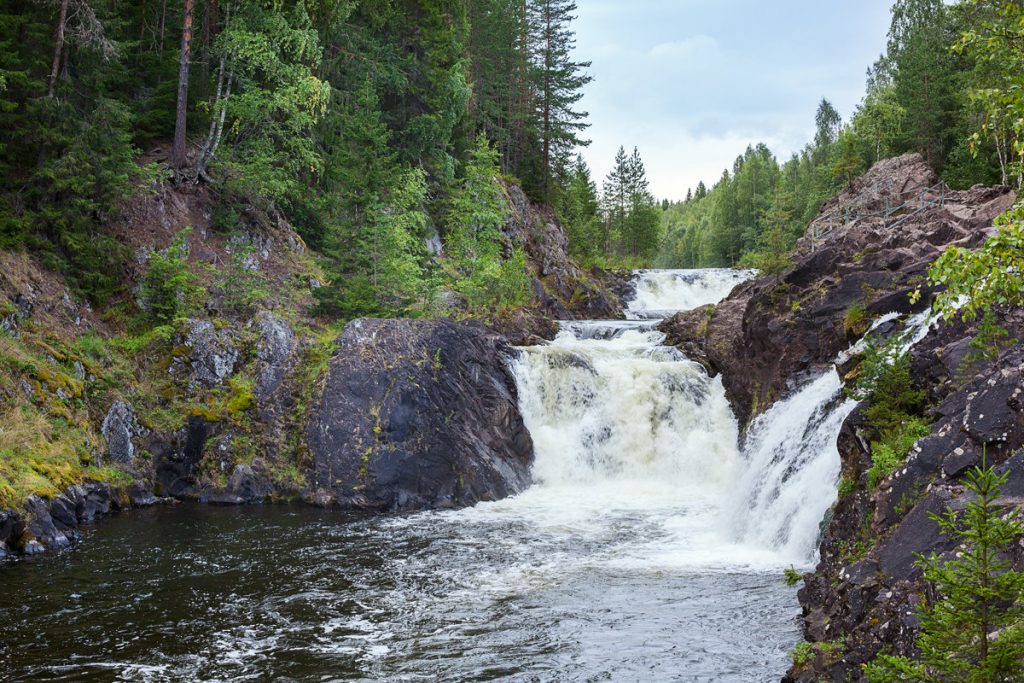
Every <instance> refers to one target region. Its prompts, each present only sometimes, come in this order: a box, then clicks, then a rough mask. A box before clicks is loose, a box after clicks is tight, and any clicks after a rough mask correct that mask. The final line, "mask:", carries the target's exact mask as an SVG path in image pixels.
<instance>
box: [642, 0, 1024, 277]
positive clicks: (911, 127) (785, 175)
mask: <svg viewBox="0 0 1024 683" xmlns="http://www.w3.org/2000/svg"><path fill="white" fill-rule="evenodd" d="M1021 73H1024V8H1022V6H1021V3H1019V2H1014V1H1012V0H962V1H960V2H957V3H953V4H948V3H944V2H942V1H941V0H898V1H897V2H895V3H894V5H893V8H892V24H891V27H890V30H889V35H888V43H887V49H886V52H885V54H883V55H882V56H880V57H879V59H878V61H877V62H875V64H873V65H872V66H871V67H870V68H869V69H868V71H867V88H866V93H865V95H864V98H863V100H862V101H861V103H860V105H859V106H858V107H857V109H856V111H855V112H853V113H852V115H851V116H850V117H849V118H848V119H847V120H846V121H845V122H844V120H843V118H842V116H841V114H840V112H838V111H836V109H835V107H834V106H833V105H832V104H831V103H830V102H829V100H828V99H822V101H821V104H820V105H819V107H818V110H817V112H816V114H815V119H814V121H815V130H816V132H815V135H814V139H813V140H811V141H810V142H809V143H808V144H807V145H806V146H805V147H804V148H803V149H802V150H801V151H800V152H799V153H796V154H793V155H792V157H791V158H789V159H787V160H786V161H784V162H782V163H779V161H778V160H777V159H776V157H775V156H774V155H773V154H772V152H771V150H769V149H768V147H767V146H766V145H764V144H756V145H751V146H750V147H748V148H747V149H746V151H745V152H744V153H743V154H741V155H739V156H738V157H737V158H736V161H735V163H734V164H733V166H732V168H730V169H726V170H724V171H723V173H722V176H721V178H719V179H718V180H717V181H716V182H714V183H712V184H710V185H708V184H705V183H704V182H701V183H700V184H699V185H698V186H697V187H696V188H695V189H691V190H690V191H688V192H687V199H686V200H685V201H683V202H679V203H674V204H672V205H671V206H669V207H668V208H667V210H666V211H665V212H664V214H663V217H662V226H661V229H662V230H663V231H664V238H663V242H661V243H660V248H659V249H658V250H657V252H656V256H655V262H656V263H657V264H658V265H660V266H665V267H668V266H674V267H697V266H734V265H744V266H757V267H760V268H762V269H768V270H771V269H773V268H779V267H783V266H784V264H785V263H786V259H785V255H786V253H788V251H789V250H790V248H792V246H793V244H794V243H795V241H796V240H797V239H798V238H799V237H800V236H802V235H803V233H804V231H805V230H806V228H807V225H808V223H809V222H810V221H811V220H812V219H813V218H814V217H815V216H816V215H817V214H818V211H819V209H820V208H821V205H822V202H823V201H824V200H825V199H827V198H829V197H831V196H832V195H834V194H836V192H838V191H839V190H841V189H842V188H843V187H844V186H845V185H848V184H849V183H851V182H853V180H854V179H855V178H857V177H858V176H859V175H860V174H861V173H863V172H864V171H866V170H867V169H868V168H869V167H870V166H871V165H872V164H873V163H875V162H876V161H879V160H881V159H886V158H888V157H892V156H896V155H899V154H904V153H908V152H918V153H920V154H921V155H922V156H923V157H924V159H925V160H926V161H927V162H928V163H929V164H931V165H932V166H933V167H934V168H935V170H936V171H937V172H938V173H939V174H940V175H941V176H942V178H943V180H944V181H945V182H946V184H947V185H948V186H949V187H951V188H953V189H966V188H969V187H971V186H973V185H975V184H978V183H982V184H986V185H993V184H1003V185H1012V186H1015V187H1020V185H1021V181H1022V173H1024V166H1022V161H1024V88H1022V87H1021V81H1020V75H1021Z"/></svg>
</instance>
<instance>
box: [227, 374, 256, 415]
mask: <svg viewBox="0 0 1024 683" xmlns="http://www.w3.org/2000/svg"><path fill="white" fill-rule="evenodd" d="M254 384H255V383H254V382H253V380H251V379H249V378H247V377H233V378H231V380H230V382H229V386H230V389H231V395H230V397H229V398H228V404H227V410H228V415H230V416H231V417H232V419H235V420H238V419H241V418H242V417H243V416H244V415H245V413H247V412H248V411H249V410H251V409H252V407H253V406H254V405H256V397H255V395H253V386H254Z"/></svg>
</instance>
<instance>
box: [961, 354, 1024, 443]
mask: <svg viewBox="0 0 1024 683" xmlns="http://www.w3.org/2000/svg"><path fill="white" fill-rule="evenodd" d="M1022 361H1024V359H1022ZM1022 368H1024V362H1022V364H1021V365H1016V366H1011V367H1002V368H1000V369H998V370H996V371H994V372H992V373H991V374H989V376H988V377H987V378H986V380H985V382H984V383H983V385H982V386H981V387H980V389H979V391H978V392H977V393H976V394H974V395H973V396H971V397H970V398H969V399H968V401H967V411H966V414H965V416H964V423H963V424H964V429H965V430H966V431H967V433H968V434H969V435H970V436H971V438H972V439H974V440H975V441H976V442H978V443H981V444H985V445H991V444H1007V445H1008V446H1009V447H1010V448H1017V447H1019V446H1022V445H1024V412H1022V411H1024V400H1022V399H1024V381H1022V380H1024V378H1022V376H1021V375H1022Z"/></svg>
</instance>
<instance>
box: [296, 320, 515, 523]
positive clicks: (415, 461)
mask: <svg viewBox="0 0 1024 683" xmlns="http://www.w3.org/2000/svg"><path fill="white" fill-rule="evenodd" d="M511 353H513V350H512V349H511V348H510V347H509V346H508V344H507V342H506V341H505V340H504V339H503V338H502V337H500V336H498V335H497V334H494V333H493V332H491V331H489V330H488V329H487V328H485V327H483V326H482V325H479V324H476V323H463V324H459V323H455V322H452V321H450V320H431V321H416V320H373V319H363V320H356V321H353V322H351V323H349V324H348V325H347V326H346V327H345V330H344V332H343V333H342V334H341V336H340V337H339V339H338V350H337V351H336V353H335V356H334V358H333V359H332V360H331V363H330V368H329V371H328V375H327V380H326V386H325V388H324V392H323V396H322V398H321V400H320V404H319V406H318V407H317V408H316V409H315V410H314V411H313V414H312V416H311V418H310V421H309V424H308V427H307V431H306V436H307V441H308V445H309V448H310V452H311V454H312V458H313V474H312V481H313V489H314V490H313V491H312V492H311V494H310V498H312V499H316V500H320V501H327V500H331V501H333V502H335V503H336V504H339V505H341V506H345V507H358V508H369V509H376V510H411V509H424V508H448V507H461V506H466V505H472V504H474V503H476V502H478V501H481V500H496V499H499V498H502V497H505V496H508V495H512V494H514V493H518V492H519V491H522V490H523V489H524V488H525V487H526V486H527V485H528V484H529V483H530V465H531V464H532V461H533V444H532V440H531V439H530V435H529V432H528V431H527V430H526V427H525V425H524V424H523V420H522V416H521V415H520V413H519V408H518V405H517V401H516V387H515V382H514V380H513V377H512V376H511V373H510V371H509V368H508V366H507V359H508V356H509V354H511Z"/></svg>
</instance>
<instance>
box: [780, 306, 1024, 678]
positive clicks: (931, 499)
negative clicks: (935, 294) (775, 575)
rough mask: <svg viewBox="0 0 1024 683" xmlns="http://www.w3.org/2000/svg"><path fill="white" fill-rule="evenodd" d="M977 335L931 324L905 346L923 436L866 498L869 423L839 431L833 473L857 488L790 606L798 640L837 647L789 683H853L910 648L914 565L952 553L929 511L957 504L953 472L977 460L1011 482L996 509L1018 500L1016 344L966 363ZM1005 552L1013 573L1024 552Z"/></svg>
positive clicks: (857, 417) (916, 582)
mask: <svg viewBox="0 0 1024 683" xmlns="http://www.w3.org/2000/svg"><path fill="white" fill-rule="evenodd" d="M1001 324H1002V325H1003V326H1004V327H1005V328H1006V329H1007V330H1008V331H1010V333H1011V335H1012V336H1013V337H1014V338H1015V339H1018V340H1020V339H1024V312H1021V311H1012V312H1008V311H1007V312H1003V315H1002V317H1001ZM976 332H977V330H976V329H974V328H973V327H971V326H969V325H965V324H964V323H962V322H955V323H953V324H948V325H947V324H941V325H940V327H939V329H937V330H935V331H933V332H932V333H931V334H930V335H929V336H927V337H925V339H924V340H922V341H921V342H920V343H919V344H918V345H917V346H915V347H914V349H913V350H912V352H911V382H912V384H913V386H914V388H919V389H923V390H926V391H927V392H928V401H929V405H930V406H931V408H930V409H929V410H928V412H927V415H926V417H927V419H928V420H929V421H931V422H932V426H931V434H930V435H929V436H926V437H925V438H923V439H921V440H920V441H918V442H917V444H916V445H915V447H914V448H913V450H912V451H911V453H910V455H909V456H908V458H907V462H906V463H905V464H904V465H903V466H901V467H900V468H898V469H897V470H896V471H895V472H893V473H892V474H891V475H890V476H888V477H887V478H885V479H883V480H882V481H881V482H880V484H879V485H878V486H877V488H876V489H875V490H874V491H870V490H868V487H867V484H866V479H867V475H866V472H867V470H868V468H869V467H870V466H871V453H870V451H869V450H868V449H867V448H865V444H864V439H863V438H860V435H861V434H862V433H864V432H865V431H866V430H867V428H868V425H867V424H866V421H865V419H864V415H863V413H862V412H861V411H859V410H858V411H855V412H854V413H853V414H852V415H851V416H850V417H849V418H848V419H847V421H846V423H845V424H844V425H843V432H842V434H841V436H840V439H839V447H840V453H841V455H842V458H843V476H844V478H846V479H848V480H851V481H857V482H858V486H857V487H856V489H855V490H854V491H853V492H852V493H850V494H848V495H847V496H845V497H843V498H842V499H841V500H840V501H839V503H838V504H837V505H836V508H835V510H834V511H833V514H832V517H831V520H830V523H829V525H828V528H827V530H826V532H825V535H824V538H823V541H822V544H821V560H820V562H819V564H818V567H817V568H816V570H815V572H813V573H812V574H808V575H807V576H806V577H805V578H806V584H805V587H804V588H803V589H802V590H801V591H800V602H801V604H802V605H803V608H804V621H805V626H806V631H807V636H808V639H809V640H811V641H814V642H833V641H837V640H839V641H842V642H843V643H844V651H843V653H842V656H841V657H837V658H836V661H834V662H832V663H831V664H830V666H829V667H828V668H824V669H823V668H821V667H816V666H809V667H804V668H802V669H798V670H794V671H793V672H791V675H792V677H791V679H790V680H794V681H807V682H809V681H819V680H839V681H845V680H854V681H857V680H860V665H861V664H863V663H864V662H867V661H870V660H871V658H872V657H874V656H875V654H876V653H878V652H879V651H881V650H882V649H883V648H884V649H885V650H886V651H890V652H895V653H897V654H904V655H910V654H912V653H913V652H914V640H915V638H916V636H917V627H918V621H917V617H916V614H915V609H916V607H917V606H918V602H919V600H920V596H921V595H922V594H923V593H924V592H925V587H924V585H923V583H922V581H921V579H922V576H921V570H920V569H919V568H918V567H917V564H916V561H917V558H918V556H919V555H929V554H931V553H936V554H938V555H940V556H942V555H946V554H949V553H952V552H955V550H956V546H955V542H953V541H951V540H950V539H949V538H947V537H946V536H944V535H942V534H941V533H940V532H939V527H938V525H937V524H935V522H934V521H933V520H932V519H931V515H932V514H942V513H943V512H945V510H947V509H953V510H961V509H963V508H964V507H965V506H966V505H967V503H968V502H969V501H970V497H969V494H968V493H965V490H964V487H963V483H962V481H961V477H962V475H963V474H964V473H965V472H967V471H968V469H970V468H972V467H974V466H976V465H980V464H981V462H982V457H983V455H984V456H985V457H986V458H987V461H988V462H989V463H990V464H996V465H998V467H997V471H1000V472H1007V473H1009V474H1010V475H1011V476H1010V479H1009V481H1008V482H1007V485H1006V486H1005V487H1004V489H1003V500H1004V503H1005V504H1007V505H1018V506H1019V505H1022V504H1024V449H1022V446H1024V405H1022V396H1024V384H1022V383H1021V373H1022V372H1024V346H1021V345H1020V343H1019V342H1018V343H1017V344H1015V345H1012V346H1010V347H1009V348H1005V349H1004V350H1003V351H1002V352H1001V353H1000V354H999V355H998V357H997V358H995V359H993V360H991V361H977V360H975V361H972V359H971V358H970V357H969V356H968V355H967V354H966V353H965V347H966V348H969V342H970V341H971V340H972V339H973V338H974V336H975V334H976ZM1014 552H1015V556H1014V557H1013V558H1011V559H1013V560H1014V561H1015V564H1016V566H1017V568H1018V569H1021V570H1024V545H1019V546H1018V547H1016V548H1015V550H1014Z"/></svg>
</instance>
